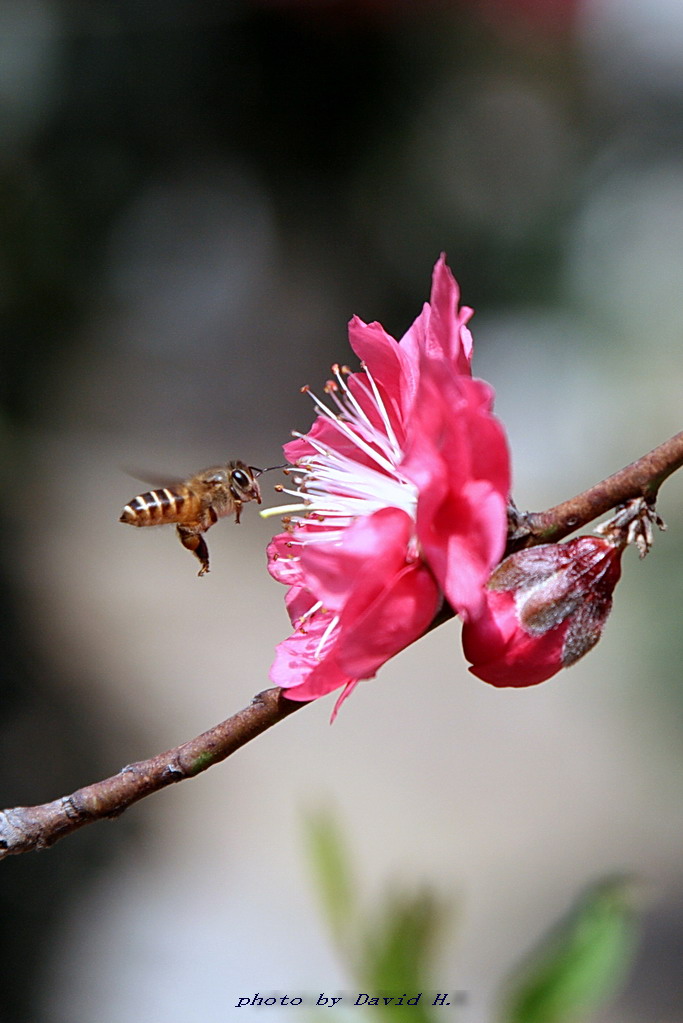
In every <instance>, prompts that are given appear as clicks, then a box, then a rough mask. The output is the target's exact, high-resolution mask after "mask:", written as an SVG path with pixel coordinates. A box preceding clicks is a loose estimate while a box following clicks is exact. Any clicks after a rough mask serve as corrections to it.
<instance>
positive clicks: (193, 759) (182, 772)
mask: <svg viewBox="0 0 683 1023" xmlns="http://www.w3.org/2000/svg"><path fill="white" fill-rule="evenodd" d="M681 466H683V432H681V433H678V434H676V435H675V436H674V437H671V438H670V439H669V440H668V441H665V442H664V443H663V444H660V445H659V447H656V448H655V449H654V450H653V451H650V452H649V453H648V454H647V455H643V457H642V458H639V459H637V461H635V462H632V463H631V464H630V465H627V466H626V467H625V468H624V469H621V470H620V471H619V472H616V473H614V474H613V475H612V476H608V477H607V479H605V480H602V481H601V482H600V483H596V484H595V485H594V486H593V487H590V488H589V489H588V490H586V491H584V492H583V493H582V494H578V495H577V496H576V497H573V498H570V499H569V500H568V501H563V502H562V503H561V504H558V505H556V506H555V507H554V508H550V509H548V511H545V512H535V513H531V512H530V513H526V514H522V515H519V517H518V519H517V521H516V522H515V524H514V528H513V529H512V531H511V534H510V537H509V540H508V545H507V550H506V554H510V553H512V552H513V551H514V550H519V549H520V548H521V547H532V546H534V545H536V544H541V543H550V542H555V541H557V540H561V539H562V538H563V537H565V536H567V535H568V534H569V533H572V532H574V530H575V529H579V528H580V527H582V526H585V525H586V524H587V523H589V522H592V521H593V519H595V518H597V517H598V516H599V515H604V514H606V513H607V512H608V511H610V509H612V508H614V507H615V506H616V505H619V504H623V503H624V502H626V501H629V500H632V499H633V498H635V497H645V498H646V499H647V500H648V501H649V502H650V503H652V504H654V501H655V499H656V497H657V492H658V490H659V487H660V486H661V484H662V483H663V482H664V480H665V479H666V478H667V477H668V476H670V475H671V473H672V472H674V471H675V470H676V469H678V468H680V467H681ZM451 617H453V611H452V609H451V608H449V607H448V605H444V607H443V608H442V609H441V611H440V612H439V614H438V615H437V617H436V618H435V620H434V622H432V625H431V626H430V628H429V630H428V631H431V629H433V628H435V627H436V626H437V625H440V624H442V622H445V621H447V620H448V619H449V618H451ZM305 706H306V703H303V702H297V701H294V700H288V699H287V698H286V696H285V695H284V691H283V690H282V689H280V688H274V689H266V690H265V691H264V692H262V693H259V695H258V696H256V697H254V700H253V701H252V703H251V704H250V705H249V706H248V707H245V708H244V709H243V710H240V711H238V712H237V714H233V716H232V717H230V718H227V720H226V721H222V722H221V723H220V724H219V725H216V726H215V727H214V728H210V729H209V730H208V731H207V732H203V733H202V735H198V736H197V737H196V738H194V739H190V741H189V742H186V743H183V745H182V746H177V747H176V748H175V749H171V750H168V751H167V752H166V753H159V754H158V755H157V756H155V757H151V758H150V759H149V760H141V761H139V762H138V763H136V764H130V765H129V766H128V767H124V768H123V769H122V770H121V771H120V772H119V773H118V774H116V775H113V776H112V777H111V778H105V779H104V780H103V781H99V782H95V783H94V784H92V785H87V786H86V787H85V788H82V789H77V791H76V792H72V793H71V795H70V796H63V797H62V798H61V799H56V800H54V801H53V802H51V803H43V804H42V805H41V806H16V807H13V808H12V809H9V810H4V811H1V812H0V859H4V858H5V857H6V856H11V855H15V854H18V853H23V852H30V851H31V850H35V849H45V848H47V847H48V846H50V845H53V844H54V843H55V842H57V841H58V840H59V839H60V838H64V837H65V836H66V835H69V834H71V832H73V831H76V830H77V829H78V828H81V827H83V825H84V824H89V823H91V822H92V821H96V820H102V819H104V818H110V817H117V816H118V815H119V814H121V813H123V811H124V810H126V809H127V808H128V807H129V806H132V804H133V803H136V802H137V801H138V800H140V799H143V798H144V797H145V796H149V795H151V793H152V792H158V791H159V789H163V788H165V787H166V786H167V785H172V784H173V783H174V782H178V781H183V780H184V779H185V778H193V777H194V776H195V775H197V774H200V773H201V772H202V771H205V770H206V769H207V768H209V767H211V766H212V765H213V764H218V763H220V761H221V760H225V759H226V757H229V756H230V754H231V753H234V752H235V750H238V749H239V748H240V747H241V746H244V745H245V744H246V743H248V742H250V741H251V740H252V739H254V738H256V736H257V735H260V734H261V733H262V732H265V731H266V730H267V729H268V728H270V727H271V726H272V725H275V724H277V723H278V721H282V720H283V719H284V718H286V717H289V715H290V714H293V713H294V711H295V710H298V708H299V707H305Z"/></svg>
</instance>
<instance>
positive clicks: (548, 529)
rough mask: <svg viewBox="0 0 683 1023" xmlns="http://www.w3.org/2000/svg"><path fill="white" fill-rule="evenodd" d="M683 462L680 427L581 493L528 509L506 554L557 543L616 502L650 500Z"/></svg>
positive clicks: (651, 500) (682, 432)
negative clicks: (541, 509)
mask: <svg viewBox="0 0 683 1023" xmlns="http://www.w3.org/2000/svg"><path fill="white" fill-rule="evenodd" d="M681 466H683V431H681V433H677V434H675V436H673V437H670V438H669V440H667V441H664V443H663V444H660V445H658V447H656V448H654V449H653V450H652V451H649V452H648V453H647V454H646V455H643V456H642V458H638V459H637V460H636V461H635V462H631V464H630V465H627V466H625V468H623V469H620V470H619V472H615V473H614V474H613V475H612V476H608V477H607V479H604V480H601V481H600V483H595V484H594V485H593V486H592V487H589V488H588V490H584V492H583V493H582V494H577V496H576V497H571V498H569V500H568V501H563V502H562V503H561V504H556V505H555V507H554V508H549V509H548V510H547V511H544V512H527V513H526V514H523V515H522V516H521V517H520V519H521V521H520V528H519V530H518V531H517V533H516V534H513V535H512V536H511V537H510V540H509V542H508V547H507V551H506V554H511V553H513V552H514V551H516V550H519V549H520V548H521V547H533V546H535V545H537V544H541V543H556V542H557V541H558V540H562V539H563V537H565V536H568V535H569V533H573V532H574V530H575V529H580V528H581V527H582V526H585V525H587V523H589V522H592V521H593V519H596V518H598V516H600V515H606V514H607V512H608V511H610V510H611V509H612V508H615V507H616V506H617V505H619V504H624V503H625V502H626V501H631V500H633V498H636V497H644V498H645V499H646V500H647V501H649V502H650V503H651V504H654V502H655V501H656V499H657V493H658V491H659V488H660V487H661V485H662V483H663V482H664V481H665V480H666V479H667V477H668V476H670V475H671V473H673V472H675V471H676V469H680V468H681Z"/></svg>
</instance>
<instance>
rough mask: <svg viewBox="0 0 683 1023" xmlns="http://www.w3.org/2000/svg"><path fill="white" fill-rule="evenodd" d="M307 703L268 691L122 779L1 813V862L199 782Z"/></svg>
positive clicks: (124, 772) (124, 771)
mask: <svg viewBox="0 0 683 1023" xmlns="http://www.w3.org/2000/svg"><path fill="white" fill-rule="evenodd" d="M305 706H306V704H305V703H296V702H295V701H294V700H288V699H286V697H285V696H284V694H283V690H282V689H280V688H275V689H266V690H265V692H262V693H259V694H258V696H255V697H254V699H253V701H252V703H251V704H250V705H249V706H248V707H245V708H244V709H243V710H240V711H238V712H237V714H233V716H232V717H230V718H228V719H227V720H226V721H222V722H221V723H220V724H219V725H216V726H215V727H214V728H210V729H209V730H208V732H203V733H202V735H198V736H197V737H196V738H194V739H190V741H189V742H185V743H183V745H182V746H176V748H175V749H171V750H168V751H167V752H166V753H159V754H157V756H155V757H151V758H150V759H149V760H141V761H139V762H138V763H136V764H129V765H128V767H124V768H123V769H122V770H121V771H119V773H118V774H115V775H112V777H111V778H105V779H104V780H103V781H98V782H95V783H94V784H92V785H86V787H85V788H82V789H77V790H76V792H72V793H71V795H70V796H62V798H61V799H55V800H54V801H53V802H51V803H43V804H42V805H41V806H15V807H13V808H12V809H10V810H4V811H2V812H0V859H4V858H5V857H6V856H12V855H15V854H17V853H24V852H31V851H32V850H34V849H45V848H47V847H48V846H50V845H53V844H54V843H55V842H57V841H58V840H59V839H60V838H64V837H65V836H66V835H70V834H71V832H72V831H77V830H78V828H82V827H83V825H84V824H90V822H91V821H96V820H102V819H103V818H107V817H118V816H119V814H121V813H123V811H124V810H127V809H128V807H129V806H132V804H133V803H136V802H137V801H138V800H139V799H143V798H144V797H145V796H149V795H151V793H152V792H158V791H159V789H163V788H166V786H167V785H172V784H173V783H174V782H178V781H184V780H185V778H194V776H195V775H197V774H200V773H201V772H202V771H206V769H207V768H208V767H211V766H212V765H213V764H218V763H220V761H221V760H225V759H226V757H229V756H230V754H231V753H234V752H235V750H238V749H239V748H240V746H244V745H245V744H246V743H247V742H250V741H251V739H254V738H256V736H257V735H260V734H261V733H262V732H265V731H266V729H267V728H270V727H271V726H272V725H275V724H277V722H278V721H282V720H283V718H286V717H289V715H290V714H293V713H294V711H295V710H298V708H299V707H305Z"/></svg>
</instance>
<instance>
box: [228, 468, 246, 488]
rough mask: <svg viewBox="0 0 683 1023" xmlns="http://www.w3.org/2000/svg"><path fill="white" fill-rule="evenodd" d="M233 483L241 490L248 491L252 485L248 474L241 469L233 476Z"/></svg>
mask: <svg viewBox="0 0 683 1023" xmlns="http://www.w3.org/2000/svg"><path fill="white" fill-rule="evenodd" d="M232 482H233V483H235V484H237V486H238V487H239V488H240V490H247V489H248V488H249V486H250V485H251V481H250V479H249V477H248V476H247V474H246V472H243V471H242V470H241V469H235V470H234V472H233V474H232Z"/></svg>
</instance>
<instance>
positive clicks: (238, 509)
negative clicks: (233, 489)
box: [235, 500, 242, 522]
mask: <svg viewBox="0 0 683 1023" xmlns="http://www.w3.org/2000/svg"><path fill="white" fill-rule="evenodd" d="M241 511H242V502H241V501H237V500H236V501H235V522H239V520H240V512H241Z"/></svg>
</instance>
